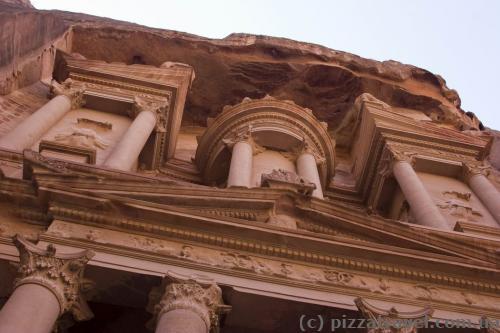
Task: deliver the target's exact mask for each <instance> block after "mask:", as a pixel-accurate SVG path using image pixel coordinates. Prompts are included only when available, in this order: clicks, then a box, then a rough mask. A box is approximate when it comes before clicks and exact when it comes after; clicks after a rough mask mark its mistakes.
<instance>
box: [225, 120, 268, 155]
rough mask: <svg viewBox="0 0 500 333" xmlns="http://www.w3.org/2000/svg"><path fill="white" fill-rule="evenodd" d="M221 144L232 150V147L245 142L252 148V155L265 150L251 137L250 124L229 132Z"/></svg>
mask: <svg viewBox="0 0 500 333" xmlns="http://www.w3.org/2000/svg"><path fill="white" fill-rule="evenodd" d="M222 142H223V143H224V144H225V145H226V146H227V147H228V148H229V149H230V150H232V149H233V147H234V145H235V144H237V143H238V142H247V143H248V144H249V145H251V146H252V151H253V154H254V155H255V154H258V153H261V152H263V151H265V150H266V148H264V147H262V146H260V145H259V144H257V143H256V142H255V141H254V139H253V137H252V124H248V125H247V126H246V127H243V128H238V129H235V130H233V131H232V132H230V133H229V134H228V135H227V136H226V137H225V138H224V139H222Z"/></svg>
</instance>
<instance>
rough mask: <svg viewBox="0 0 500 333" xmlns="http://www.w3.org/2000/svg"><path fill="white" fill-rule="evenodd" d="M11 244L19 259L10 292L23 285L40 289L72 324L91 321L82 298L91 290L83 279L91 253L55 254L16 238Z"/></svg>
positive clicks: (50, 245) (51, 250)
mask: <svg viewBox="0 0 500 333" xmlns="http://www.w3.org/2000/svg"><path fill="white" fill-rule="evenodd" d="M14 244H15V245H16V247H17V249H18V250H19V258H20V263H19V266H18V270H17V278H16V280H15V282H14V288H17V287H19V286H21V285H23V284H38V285H41V286H44V287H45V288H48V289H49V290H50V291H52V293H54V295H55V296H56V297H57V300H58V301H59V306H60V308H61V314H63V313H65V312H71V313H72V314H73V316H74V317H75V319H76V320H88V319H90V318H92V316H93V314H92V312H91V311H90V309H89V307H88V305H87V303H86V301H85V299H84V297H83V295H82V293H84V292H86V291H88V290H89V289H90V287H91V286H92V283H91V282H90V281H89V280H86V279H84V277H83V273H84V270H85V265H86V264H87V262H88V261H89V260H90V259H91V258H92V257H93V256H94V253H93V252H92V251H88V250H87V251H81V252H78V253H73V254H63V253H58V254H56V249H55V247H54V246H53V245H52V244H49V245H48V246H47V249H46V250H43V249H40V248H38V247H37V246H35V245H34V244H32V243H30V242H28V241H26V240H25V239H24V238H22V237H21V236H18V235H16V236H15V237H14Z"/></svg>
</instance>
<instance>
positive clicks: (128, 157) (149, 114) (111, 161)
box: [104, 110, 157, 171]
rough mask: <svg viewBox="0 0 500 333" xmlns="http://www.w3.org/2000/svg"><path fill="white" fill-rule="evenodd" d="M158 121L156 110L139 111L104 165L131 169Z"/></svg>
mask: <svg viewBox="0 0 500 333" xmlns="http://www.w3.org/2000/svg"><path fill="white" fill-rule="evenodd" d="M156 122H157V118H156V114H155V113H154V111H150V110H144V111H141V112H139V114H138V115H137V117H136V118H135V119H134V121H133V122H132V124H131V125H130V127H129V128H128V129H127V131H126V132H125V134H124V135H123V136H122V138H121V139H120V141H119V142H118V144H117V145H116V147H115V148H114V149H113V151H112V152H111V154H110V155H109V156H108V158H107V159H106V161H105V162H104V165H105V166H107V167H109V168H113V169H118V170H122V171H130V170H131V169H132V167H133V166H134V164H135V162H136V161H137V159H138V158H139V154H140V153H141V151H142V149H143V148H144V145H145V144H146V142H147V140H148V138H149V136H150V135H151V133H152V132H153V130H154V128H155V126H156Z"/></svg>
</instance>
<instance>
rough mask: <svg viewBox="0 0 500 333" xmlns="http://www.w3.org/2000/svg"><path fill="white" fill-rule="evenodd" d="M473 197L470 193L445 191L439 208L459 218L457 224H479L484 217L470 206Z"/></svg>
mask: <svg viewBox="0 0 500 333" xmlns="http://www.w3.org/2000/svg"><path fill="white" fill-rule="evenodd" d="M471 196H472V193H470V192H458V191H444V192H443V197H444V200H442V202H440V203H438V204H437V206H438V207H439V208H441V209H443V210H445V211H446V212H447V213H448V214H449V215H451V216H453V217H456V218H458V220H457V222H462V221H463V222H477V221H478V220H479V219H480V218H481V217H482V216H483V215H482V214H481V213H480V212H479V211H477V210H475V209H474V207H473V206H472V205H471V204H470V198H471Z"/></svg>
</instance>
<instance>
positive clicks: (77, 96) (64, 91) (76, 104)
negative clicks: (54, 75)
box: [49, 78, 85, 110]
mask: <svg viewBox="0 0 500 333" xmlns="http://www.w3.org/2000/svg"><path fill="white" fill-rule="evenodd" d="M84 92H85V86H83V87H79V88H75V87H74V84H73V80H71V79H70V78H68V79H66V80H65V81H64V82H63V83H62V84H59V83H57V81H55V80H52V84H51V86H50V91H49V97H50V98H52V97H54V96H56V95H57V96H58V95H64V96H66V97H68V98H69V99H70V100H71V109H72V110H74V109H79V108H81V107H82V106H83V105H84V104H85V99H84V96H83V94H84Z"/></svg>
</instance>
